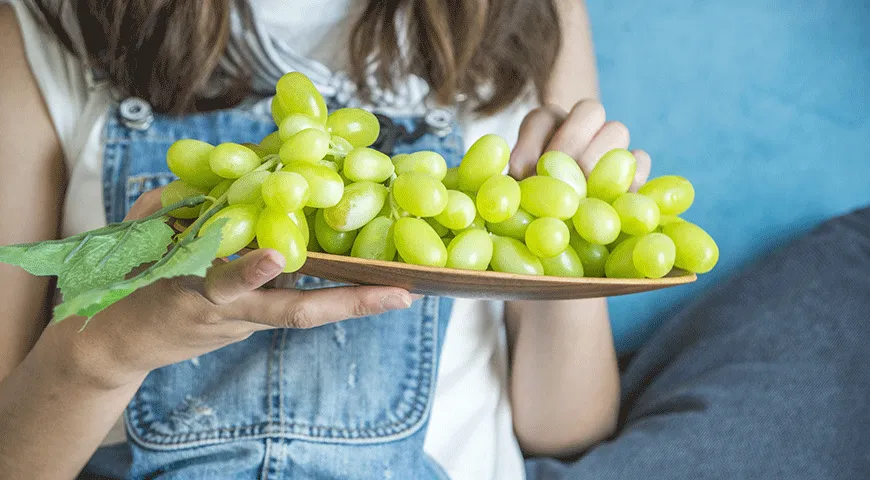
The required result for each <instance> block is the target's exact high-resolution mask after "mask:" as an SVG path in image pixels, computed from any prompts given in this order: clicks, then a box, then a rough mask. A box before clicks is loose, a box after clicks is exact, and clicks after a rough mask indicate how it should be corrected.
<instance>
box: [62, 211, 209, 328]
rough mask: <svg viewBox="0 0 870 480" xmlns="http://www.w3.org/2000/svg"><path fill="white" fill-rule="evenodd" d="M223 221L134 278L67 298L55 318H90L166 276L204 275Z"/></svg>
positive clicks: (171, 251) (190, 239)
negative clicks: (75, 316) (74, 316)
mask: <svg viewBox="0 0 870 480" xmlns="http://www.w3.org/2000/svg"><path fill="white" fill-rule="evenodd" d="M224 222H226V220H219V221H218V222H216V223H215V228H209V229H208V230H205V231H203V234H202V236H200V237H195V238H194V237H186V238H185V239H184V240H182V241H181V242H179V243H178V244H177V245H176V246H175V247H174V248H173V249H172V250H170V251H169V253H167V254H166V255H165V256H164V257H163V258H162V259H160V261H158V262H157V263H155V264H153V265H151V266H150V267H149V268H148V269H146V270H145V271H143V272H142V273H140V274H139V275H137V276H135V277H133V278H130V279H128V280H123V281H119V282H115V283H112V284H111V285H105V286H101V287H99V288H95V289H93V290H89V291H86V292H83V293H80V294H78V295H76V296H70V297H64V300H65V301H64V302H63V303H61V304H60V305H58V306H57V307H55V309H54V321H55V322H60V321H61V320H64V319H66V318H68V317H71V316H73V315H80V316H83V317H86V318H88V319H90V318H91V317H93V316H94V315H96V314H97V313H99V312H101V311H103V310H105V309H106V308H108V307H109V306H110V305H112V304H113V303H115V302H117V301H118V300H121V299H123V298H124V297H126V296H127V295H130V294H131V293H133V292H134V291H136V290H137V289H139V288H142V287H145V286H148V285H150V284H152V283H154V282H156V281H158V280H161V279H164V278H172V277H180V276H186V275H195V276H199V277H204V276H205V274H206V271H207V270H208V268H209V267H210V266H211V263H212V261H213V260H214V258H215V255H216V254H217V250H218V246H219V245H220V240H221V230H222V225H221V224H223V223H224Z"/></svg>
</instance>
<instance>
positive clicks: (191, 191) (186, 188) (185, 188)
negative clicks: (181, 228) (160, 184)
mask: <svg viewBox="0 0 870 480" xmlns="http://www.w3.org/2000/svg"><path fill="white" fill-rule="evenodd" d="M206 192H207V190H206V189H205V188H202V187H197V186H194V185H191V184H189V183H187V182H185V181H184V180H175V181H172V182H170V183H169V185H166V186H165V187H164V188H163V191H162V192H160V204H161V205H163V206H164V207H168V206H170V205H172V204H173V203H178V202H180V201H182V200H184V199H185V198H190V197H196V196H199V195H205V194H206ZM199 210H200V206H199V205H197V206H195V207H184V208H176V209H175V210H173V211H171V212H169V215H171V216H173V217H175V218H196V217H198V216H199Z"/></svg>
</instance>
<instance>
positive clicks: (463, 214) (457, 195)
mask: <svg viewBox="0 0 870 480" xmlns="http://www.w3.org/2000/svg"><path fill="white" fill-rule="evenodd" d="M476 215H477V210H476V209H475V208H474V201H473V200H472V199H471V197H469V196H468V195H466V194H464V193H462V192H458V191H456V190H447V206H446V207H445V208H444V211H442V212H441V213H439V214H438V215H436V216H435V220H437V221H438V223H440V224H441V225H443V226H445V227H447V228H449V229H451V230H463V229H465V228H468V226H469V225H471V222H473V221H474V218H475V217H476Z"/></svg>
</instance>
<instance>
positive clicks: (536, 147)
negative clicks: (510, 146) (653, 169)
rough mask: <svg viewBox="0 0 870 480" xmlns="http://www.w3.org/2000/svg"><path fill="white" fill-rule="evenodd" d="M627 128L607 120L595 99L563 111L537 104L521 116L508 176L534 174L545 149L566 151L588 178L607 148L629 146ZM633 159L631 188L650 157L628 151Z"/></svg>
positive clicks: (646, 173)
mask: <svg viewBox="0 0 870 480" xmlns="http://www.w3.org/2000/svg"><path fill="white" fill-rule="evenodd" d="M629 140H630V135H629V133H628V128H627V127H626V126H625V125H624V124H622V123H621V122H617V121H612V120H611V121H607V117H606V114H605V111H604V107H603V106H602V105H601V103H599V102H598V101H596V100H582V101H580V102H577V104H575V105H574V108H572V109H571V112H570V113H569V112H566V111H565V110H563V109H562V108H560V107H558V106H555V105H544V106H541V107H538V108H536V109H534V110H532V111H531V112H529V114H528V115H526V118H525V119H523V123H522V124H521V125H520V132H519V138H518V139H517V144H516V147H514V150H513V152H512V153H511V159H510V175H511V176H512V177H514V178H516V179H518V180H519V179H523V178H526V177H528V176H531V175H534V174H535V165H536V163H537V161H538V158H539V157H540V156H541V154H543V153H544V152H547V151H549V150H558V151H560V152H562V153H565V154H568V155H569V156H571V157H572V158H573V159H574V160H576V161H577V164H579V165H580V169H581V170H583V173H584V174H585V175H586V176H587V177H588V176H589V172H591V171H592V168H593V167H594V166H595V164H596V163H598V160H599V159H600V158H601V157H602V156H603V155H604V154H605V153H607V152H609V151H610V150H613V149H615V148H625V149H627V148H628V147H629ZM631 152H632V153H633V154H634V156H635V158H636V159H637V173H636V174H635V177H634V182H633V183H632V186H631V190H632V191H635V190H637V188H638V187H640V186H641V185H643V184H644V182H646V180H647V177H649V172H650V166H651V160H650V156H649V154H647V153H646V152H645V151H643V150H632V151H631Z"/></svg>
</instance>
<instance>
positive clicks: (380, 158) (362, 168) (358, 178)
mask: <svg viewBox="0 0 870 480" xmlns="http://www.w3.org/2000/svg"><path fill="white" fill-rule="evenodd" d="M393 172H394V167H393V162H391V161H390V157H388V156H386V155H384V154H383V153H381V152H379V151H377V150H375V149H373V148H367V147H359V148H354V149H353V150H351V151H350V153H348V154H347V156H346V157H344V170H343V173H344V175H345V176H346V177H347V178H349V179H350V180H352V181H354V182H375V183H382V182H384V181H386V180H387V179H388V178H390V177H392V176H393Z"/></svg>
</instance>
